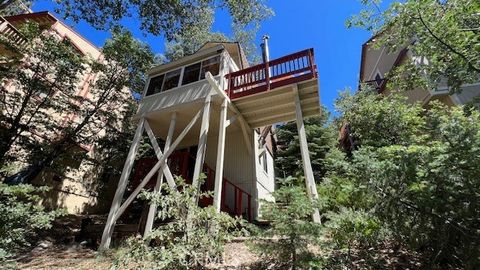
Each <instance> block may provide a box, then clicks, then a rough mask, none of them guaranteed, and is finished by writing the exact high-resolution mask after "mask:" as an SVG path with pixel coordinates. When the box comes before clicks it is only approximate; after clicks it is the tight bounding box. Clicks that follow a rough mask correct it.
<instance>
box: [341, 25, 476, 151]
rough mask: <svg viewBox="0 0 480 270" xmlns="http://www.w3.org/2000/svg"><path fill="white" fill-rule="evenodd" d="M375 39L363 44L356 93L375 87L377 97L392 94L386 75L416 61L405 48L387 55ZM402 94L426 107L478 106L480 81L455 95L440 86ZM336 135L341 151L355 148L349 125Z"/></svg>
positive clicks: (468, 85)
mask: <svg viewBox="0 0 480 270" xmlns="http://www.w3.org/2000/svg"><path fill="white" fill-rule="evenodd" d="M381 34H382V33H381ZM381 34H380V35H381ZM376 38H378V35H376V36H373V37H372V38H370V39H369V40H368V41H367V42H365V43H364V44H363V45H362V55H361V61H360V80H359V83H360V87H359V90H361V89H360V88H361V85H362V84H365V85H370V86H372V87H374V88H375V89H376V90H377V92H378V93H379V94H382V95H389V94H391V93H392V89H390V88H389V87H388V84H387V82H388V79H387V78H385V77H386V75H387V74H388V73H389V72H390V71H392V70H394V69H395V68H396V67H398V66H400V65H402V64H403V63H405V62H406V61H416V59H415V56H414V55H412V52H411V51H409V50H408V48H407V46H405V47H404V48H402V49H400V50H398V51H396V52H394V53H390V52H388V50H387V49H386V48H385V47H381V48H377V47H375V40H376ZM403 94H404V95H405V96H406V97H407V102H410V103H414V102H419V103H420V104H421V105H422V106H423V107H428V104H429V103H430V102H431V101H434V100H436V101H439V102H441V103H443V104H445V105H447V106H454V105H464V104H468V103H471V102H477V103H478V100H477V98H479V97H480V82H478V83H474V84H467V85H463V86H462V91H461V92H459V93H454V94H451V93H450V91H449V88H448V85H447V84H440V85H439V86H438V87H437V88H436V89H424V88H421V87H416V88H415V89H411V90H409V91H405V92H403ZM339 135H340V136H339V141H340V144H341V145H342V147H343V148H344V149H347V150H348V151H350V150H352V149H354V148H355V147H356V144H357V142H356V140H355V139H354V138H352V136H350V128H349V126H348V124H344V125H343V126H342V128H341V130H340V134H339Z"/></svg>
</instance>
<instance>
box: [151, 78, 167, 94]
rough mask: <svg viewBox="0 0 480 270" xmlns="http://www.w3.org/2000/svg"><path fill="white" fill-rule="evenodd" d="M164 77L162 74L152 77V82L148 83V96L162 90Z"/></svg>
mask: <svg viewBox="0 0 480 270" xmlns="http://www.w3.org/2000/svg"><path fill="white" fill-rule="evenodd" d="M164 77H165V75H163V74H162V75H160V76H156V77H153V78H151V79H150V84H149V85H148V89H147V96H150V95H153V94H156V93H160V92H161V90H162V84H163V78H164Z"/></svg>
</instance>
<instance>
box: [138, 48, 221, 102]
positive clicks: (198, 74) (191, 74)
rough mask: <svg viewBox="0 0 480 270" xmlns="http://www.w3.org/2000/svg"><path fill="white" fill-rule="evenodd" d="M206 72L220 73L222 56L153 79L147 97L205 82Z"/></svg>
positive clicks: (214, 74)
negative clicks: (197, 82)
mask: <svg viewBox="0 0 480 270" xmlns="http://www.w3.org/2000/svg"><path fill="white" fill-rule="evenodd" d="M206 72H210V73H211V74H212V75H213V76H216V75H218V74H219V73H220V55H217V56H214V57H211V58H209V59H207V60H203V61H200V62H197V63H194V64H191V65H188V66H185V67H182V68H179V69H176V70H173V71H170V72H167V73H164V74H161V75H158V76H155V77H153V78H151V79H150V83H149V85H148V88H147V93H146V96H150V95H153V94H156V93H160V92H164V91H167V90H170V89H173V88H176V87H178V86H180V85H187V84H189V83H193V82H196V81H199V80H203V79H205V73H206ZM181 78H182V79H181ZM180 79H181V81H180Z"/></svg>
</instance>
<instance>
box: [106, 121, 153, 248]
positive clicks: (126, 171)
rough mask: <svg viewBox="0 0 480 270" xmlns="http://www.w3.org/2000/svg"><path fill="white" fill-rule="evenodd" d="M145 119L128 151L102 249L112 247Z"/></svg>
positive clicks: (140, 123)
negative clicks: (111, 243) (116, 223)
mask: <svg viewBox="0 0 480 270" xmlns="http://www.w3.org/2000/svg"><path fill="white" fill-rule="evenodd" d="M144 123H145V119H144V118H141V119H140V122H139V123H138V126H137V130H136V131H135V136H134V137H133V142H132V145H131V146H130V150H129V151H128V155H127V159H126V160H125V164H124V165H123V170H122V174H121V176H120V180H119V181H118V186H117V190H116V191H115V196H114V198H113V201H112V206H111V207H110V212H109V213H108V218H107V223H106V224H105V228H104V230H103V234H102V241H101V243H100V249H107V248H109V247H110V242H111V240H112V234H113V229H114V227H115V216H116V212H117V210H118V208H119V207H120V204H121V202H122V198H123V195H124V193H125V189H126V188H127V183H128V177H129V176H130V173H131V171H132V168H133V163H134V162H135V156H136V154H137V151H138V147H139V145H140V140H141V139H142V133H143V127H144Z"/></svg>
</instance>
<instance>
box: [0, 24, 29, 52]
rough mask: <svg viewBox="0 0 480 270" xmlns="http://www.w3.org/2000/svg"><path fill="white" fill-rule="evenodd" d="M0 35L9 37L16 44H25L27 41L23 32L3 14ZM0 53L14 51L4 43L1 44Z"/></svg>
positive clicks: (12, 43)
mask: <svg viewBox="0 0 480 270" xmlns="http://www.w3.org/2000/svg"><path fill="white" fill-rule="evenodd" d="M0 36H1V37H2V38H5V39H7V41H8V42H10V43H11V45H14V46H23V45H25V44H26V43H27V40H26V39H25V38H24V37H23V36H22V34H20V32H19V31H18V30H17V29H16V28H15V27H14V26H13V25H11V24H10V23H9V22H8V21H7V20H6V19H5V18H3V17H2V16H0ZM0 53H2V54H7V53H12V52H10V50H9V48H6V47H5V46H4V45H0Z"/></svg>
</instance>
